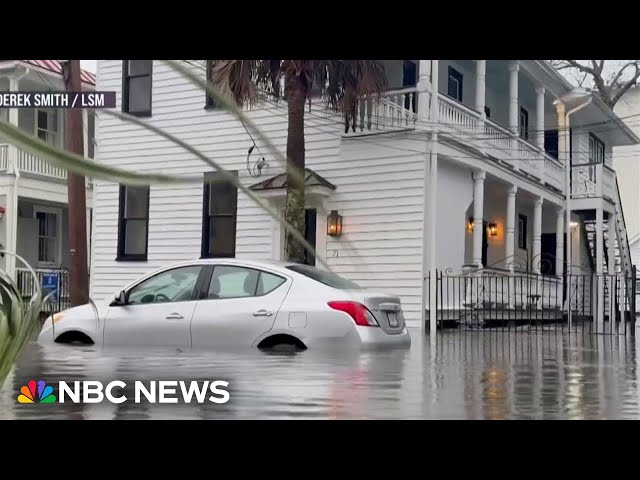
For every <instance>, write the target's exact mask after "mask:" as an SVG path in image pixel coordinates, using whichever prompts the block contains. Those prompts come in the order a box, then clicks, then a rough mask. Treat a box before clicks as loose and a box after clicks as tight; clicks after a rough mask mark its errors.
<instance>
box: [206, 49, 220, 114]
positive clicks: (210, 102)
mask: <svg viewBox="0 0 640 480" xmlns="http://www.w3.org/2000/svg"><path fill="white" fill-rule="evenodd" d="M206 62H207V65H206V71H207V85H209V84H210V83H211V79H212V73H213V66H214V65H213V62H214V60H206ZM204 95H205V104H204V108H217V107H218V103H217V102H216V100H215V98H213V96H211V95H209V92H205V94H204Z"/></svg>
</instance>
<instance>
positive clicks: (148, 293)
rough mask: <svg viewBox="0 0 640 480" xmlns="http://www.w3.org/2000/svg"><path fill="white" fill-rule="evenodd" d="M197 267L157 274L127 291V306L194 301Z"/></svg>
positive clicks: (198, 270)
mask: <svg viewBox="0 0 640 480" xmlns="http://www.w3.org/2000/svg"><path fill="white" fill-rule="evenodd" d="M201 269H202V267H201V266H199V265H193V266H188V267H180V268H174V269H172V270H168V271H166V272H162V273H159V274H158V275H155V276H153V277H151V278H149V279H147V280H145V281H143V282H142V283H139V284H138V285H136V286H135V287H133V288H132V289H131V290H130V291H129V298H128V299H127V304H129V305H138V304H148V303H167V302H184V301H188V300H193V299H195V296H196V292H195V290H196V284H197V282H198V276H199V275H200V270H201Z"/></svg>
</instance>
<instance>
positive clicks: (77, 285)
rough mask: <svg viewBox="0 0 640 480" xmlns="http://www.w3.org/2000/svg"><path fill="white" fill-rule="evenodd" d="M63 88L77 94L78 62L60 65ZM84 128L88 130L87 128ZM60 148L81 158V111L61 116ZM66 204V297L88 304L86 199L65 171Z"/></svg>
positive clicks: (77, 180) (78, 178)
mask: <svg viewBox="0 0 640 480" xmlns="http://www.w3.org/2000/svg"><path fill="white" fill-rule="evenodd" d="M63 73H64V86H65V90H66V91H67V92H80V91H81V90H82V83H81V80H80V60H67V61H66V62H64V63H63ZM87 128H88V127H87ZM64 148H65V150H67V151H68V152H71V153H75V154H78V155H82V156H84V138H83V126H82V110H80V109H77V108H67V109H66V110H65V115H64ZM67 192H68V193H67V195H68V199H69V200H68V203H69V264H70V271H69V295H70V297H71V298H70V301H71V306H72V307H75V306H78V305H82V304H85V303H88V301H89V285H88V284H89V271H88V267H87V216H86V215H87V209H86V204H87V197H86V189H85V179H84V176H82V175H78V174H77V173H74V172H71V171H67Z"/></svg>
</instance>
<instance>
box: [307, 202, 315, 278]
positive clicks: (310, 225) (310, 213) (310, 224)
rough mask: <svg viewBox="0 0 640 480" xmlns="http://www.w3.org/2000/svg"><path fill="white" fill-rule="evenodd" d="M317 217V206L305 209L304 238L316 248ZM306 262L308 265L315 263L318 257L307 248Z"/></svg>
mask: <svg viewBox="0 0 640 480" xmlns="http://www.w3.org/2000/svg"><path fill="white" fill-rule="evenodd" d="M316 217H317V212H316V209H315V208H307V209H305V211H304V239H305V240H306V241H307V242H309V244H310V245H311V246H312V247H313V249H314V250H315V249H316ZM304 263H305V264H307V265H312V266H313V265H315V264H316V257H314V256H313V254H312V253H311V252H310V251H309V250H307V249H306V248H305V249H304Z"/></svg>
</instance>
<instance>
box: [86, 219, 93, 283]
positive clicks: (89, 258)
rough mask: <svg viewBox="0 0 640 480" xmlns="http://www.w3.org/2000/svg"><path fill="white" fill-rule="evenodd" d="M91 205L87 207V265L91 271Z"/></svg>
mask: <svg viewBox="0 0 640 480" xmlns="http://www.w3.org/2000/svg"><path fill="white" fill-rule="evenodd" d="M91 223H92V222H91V207H87V267H89V271H91V231H92V225H91Z"/></svg>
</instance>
